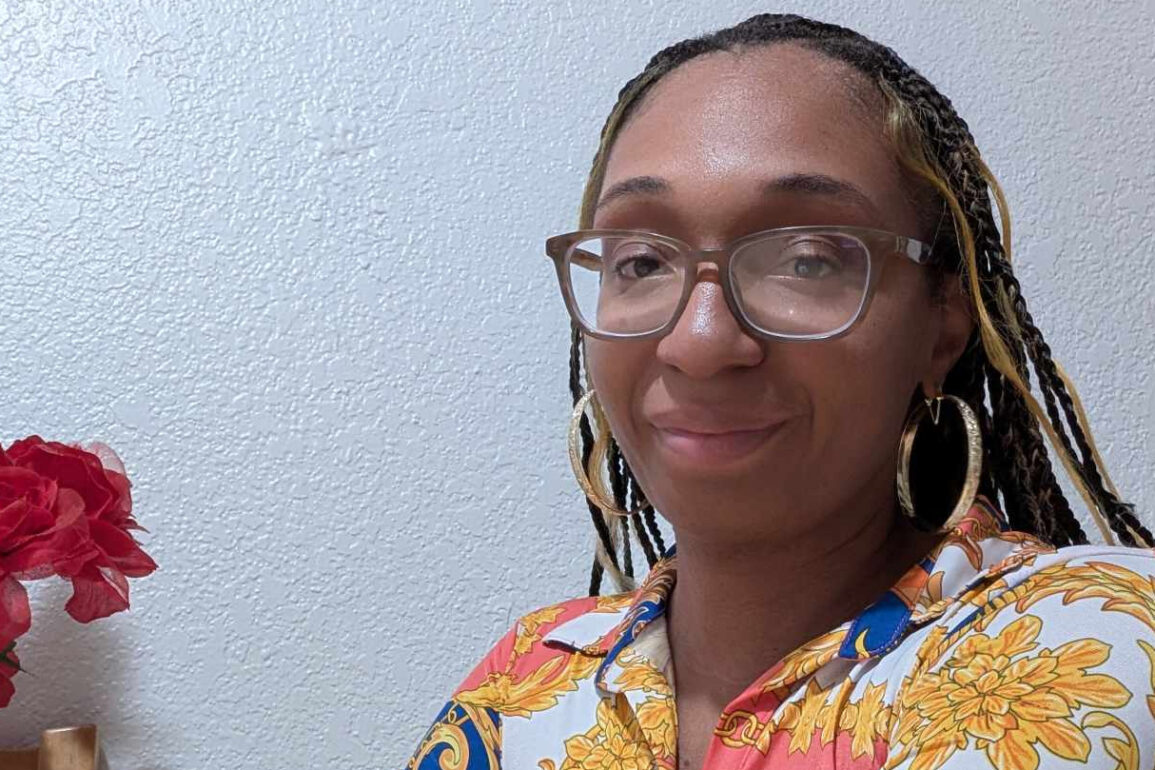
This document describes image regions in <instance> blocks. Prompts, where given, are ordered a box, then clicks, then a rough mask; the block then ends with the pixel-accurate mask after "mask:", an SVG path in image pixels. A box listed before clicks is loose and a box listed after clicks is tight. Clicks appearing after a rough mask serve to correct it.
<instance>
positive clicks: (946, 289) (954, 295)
mask: <svg viewBox="0 0 1155 770" xmlns="http://www.w3.org/2000/svg"><path fill="white" fill-rule="evenodd" d="M935 310H936V311H937V312H938V313H940V317H939V324H938V338H937V339H936V340H935V342H934V348H933V349H932V351H931V358H930V371H929V372H928V373H927V377H926V378H924V380H923V382H924V390H925V387H926V385H925V383H928V382H929V383H930V384H931V385H932V386H941V385H942V383H943V382H945V381H946V376H947V373H948V372H950V370H951V369H952V368H954V365H955V364H956V363H958V360H959V358H961V357H962V354H963V352H964V351H965V350H966V347H967V342H968V341H969V340H970V338H971V334H972V333H973V332H974V328H975V322H974V316H973V315H972V313H971V300H970V297H969V296H968V295H967V294H966V292H964V291H963V288H962V282H961V280H960V279H959V278H958V276H954V275H949V274H948V275H947V276H946V277H945V278H944V279H943V287H942V297H941V300H940V302H939V303H938V304H937V305H936V306H935ZM930 395H931V396H933V395H937V394H936V393H932V394H930Z"/></svg>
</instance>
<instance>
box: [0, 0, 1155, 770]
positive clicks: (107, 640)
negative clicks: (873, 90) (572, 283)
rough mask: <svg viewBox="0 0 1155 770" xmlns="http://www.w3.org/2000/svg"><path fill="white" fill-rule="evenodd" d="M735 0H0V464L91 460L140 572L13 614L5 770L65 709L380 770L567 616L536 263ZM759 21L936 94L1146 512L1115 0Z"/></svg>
mask: <svg viewBox="0 0 1155 770" xmlns="http://www.w3.org/2000/svg"><path fill="white" fill-rule="evenodd" d="M790 6H793V7H792V8H791V7H790ZM764 9H765V8H764V6H760V5H758V4H751V3H749V2H737V1H736V0H713V1H712V2H711V3H702V2H661V3H654V2H637V0H621V1H620V2H583V3H553V2H532V1H531V0H500V1H499V0H493V1H492V2H474V3H470V2H466V1H465V0H460V1H459V2H453V3H450V2H444V1H439V0H415V1H414V2H410V3H404V4H403V3H383V2H376V1H375V0H365V1H363V2H358V3H342V2H328V1H323V0H314V1H313V2H308V1H306V0H294V1H293V2H284V1H283V0H279V1H276V2H274V1H273V0H261V1H260V2H253V1H252V0H217V1H216V2H209V1H208V0H202V1H200V2H192V1H190V0H184V1H183V2H175V0H168V1H167V2H156V3H149V4H143V3H136V2H118V3H113V2H108V3H93V2H88V1H82V0H57V2H52V3H35V2H3V3H0V137H2V138H0V180H2V181H0V190H2V195H3V205H2V206H0V306H2V308H3V309H2V311H0V344H3V346H4V348H5V351H6V352H5V354H4V355H3V358H2V361H0V372H2V376H3V379H2V383H0V393H2V396H0V410H2V411H0V419H2V422H0V438H2V439H3V440H4V442H5V443H7V442H8V441H10V440H11V439H13V438H16V437H18V436H21V435H24V434H26V433H30V432H39V433H41V434H43V435H45V436H46V437H52V438H75V439H88V438H99V439H102V440H105V441H107V442H109V443H110V444H111V445H113V446H114V447H116V448H117V449H118V450H119V451H120V452H121V454H122V455H123V456H124V459H125V462H126V463H127V465H128V467H129V469H130V471H131V474H132V476H133V477H134V478H135V480H136V501H137V510H138V513H139V518H140V519H141V521H142V522H143V523H144V524H145V526H147V527H149V528H150V529H151V530H152V533H151V535H148V536H146V538H147V540H146V542H147V545H148V547H149V550H150V551H151V553H152V554H153V555H154V556H155V557H156V559H157V560H158V561H159V562H160V564H161V566H162V569H161V571H160V572H158V573H156V574H155V575H154V576H152V577H151V578H148V579H146V580H142V581H139V582H137V583H136V584H135V586H134V594H133V605H134V606H133V609H132V611H131V612H130V613H127V614H124V615H121V616H118V617H116V618H113V619H110V620H107V621H103V622H100V623H97V624H94V625H92V626H78V625H76V624H74V623H72V622H71V621H69V620H67V619H66V618H65V616H64V615H63V613H62V612H60V611H59V606H60V605H61V604H62V603H63V600H64V598H65V597H66V594H67V590H66V587H65V586H61V585H55V584H48V583H46V584H42V585H40V586H38V587H37V590H36V592H35V596H34V599H35V603H34V611H35V613H36V615H35V625H34V630H33V632H32V633H31V634H30V635H29V636H28V637H27V638H26V639H25V640H24V643H23V645H22V657H23V659H24V661H25V663H26V665H27V667H28V668H29V669H31V670H32V671H34V672H35V674H36V675H35V677H33V676H20V677H18V679H17V681H18V693H17V697H16V700H15V702H14V704H13V706H12V707H11V708H9V709H7V710H6V711H0V745H4V744H13V743H17V742H20V741H23V740H26V739H30V738H32V737H33V736H34V735H35V734H36V733H37V732H38V730H40V729H41V728H43V727H46V726H49V725H52V724H61V723H68V722H73V721H78V720H88V719H97V720H99V721H100V723H101V724H102V726H103V728H104V737H105V740H106V744H107V749H108V753H109V754H110V757H111V759H112V762H113V767H114V768H118V769H119V768H140V769H144V768H148V769H150V770H195V769H198V768H209V767H230V768H237V769H238V770H242V769H247V768H254V769H255V768H270V767H276V768H313V767H329V766H332V767H344V768H369V767H397V766H400V765H401V764H402V763H403V761H404V759H405V758H406V757H407V756H408V753H409V751H410V750H411V749H412V747H413V745H414V744H415V742H416V740H417V738H418V736H419V734H420V733H421V732H422V731H423V729H424V727H425V725H426V723H427V722H428V721H429V720H430V718H431V717H432V716H433V715H434V713H435V712H436V710H437V709H438V708H439V706H440V705H441V702H442V701H443V699H444V697H445V696H446V695H447V694H448V692H449V690H450V688H452V687H453V686H454V685H455V684H456V683H457V681H458V680H459V679H460V678H461V677H462V676H463V674H464V673H465V671H466V670H467V669H468V668H469V667H471V666H472V665H473V663H474V662H475V661H476V660H477V659H478V657H479V656H480V655H481V654H482V652H483V651H484V650H485V648H486V647H487V646H488V645H489V644H490V643H491V642H492V641H493V640H494V639H495V638H496V637H497V636H498V635H499V634H500V633H501V632H502V631H504V630H505V628H506V627H507V625H508V623H509V622H510V620H511V619H512V617H514V616H515V615H517V614H519V613H521V612H524V611H526V610H528V609H530V608H531V607H534V606H536V605H540V604H544V603H547V602H552V601H556V600H559V599H561V598H565V597H568V596H573V595H578V594H580V593H581V592H582V591H583V590H584V586H585V582H586V572H587V564H588V561H587V559H588V556H587V553H588V546H589V545H590V542H591V541H590V536H589V535H588V534H587V531H586V529H587V524H586V522H587V518H586V515H585V513H584V512H583V510H584V509H583V506H582V505H581V504H580V501H579V497H578V495H577V493H576V490H575V487H574V485H573V484H572V482H571V481H570V479H569V476H568V471H567V467H566V463H565V459H564V443H563V433H564V423H565V420H566V418H567V416H568V412H569V409H568V406H567V403H568V395H567V391H566V354H567V328H568V327H567V323H566V319H565V316H564V312H563V310H562V306H561V303H560V300H559V299H558V297H557V296H556V289H555V286H554V284H553V281H554V279H553V275H552V271H551V269H550V267H549V265H548V263H547V261H546V259H545V258H544V257H543V256H542V251H541V243H542V239H543V237H544V236H545V235H546V234H550V233H553V232H557V231H561V230H563V229H568V228H570V227H571V226H572V225H573V224H574V223H575V217H576V206H577V200H578V194H579V191H580V187H581V183H582V179H583V176H584V173H585V171H586V169H587V168H588V164H589V161H590V158H591V156H592V152H593V149H594V145H595V141H594V140H595V137H596V134H597V131H598V129H599V128H600V126H601V121H602V119H603V117H604V115H605V113H606V111H607V110H608V109H609V107H610V106H611V104H612V102H613V98H614V96H615V95H616V92H617V89H618V88H619V87H620V86H621V84H622V83H623V82H624V81H625V80H626V79H627V78H628V77H630V76H632V75H633V74H634V73H635V72H636V71H637V70H638V69H639V68H640V67H641V66H642V65H643V64H644V62H645V60H646V59H647V58H648V57H649V55H651V54H652V53H653V52H655V51H656V50H657V49H658V48H659V47H660V46H662V45H663V44H665V43H669V42H672V41H674V40H676V39H680V38H682V37H684V36H687V35H689V34H692V33H696V32H701V31H705V30H707V29H711V28H714V27H717V26H722V25H725V24H729V23H732V22H736V21H738V20H740V19H741V18H744V17H745V16H747V15H749V14H750V13H752V12H754V11H755V10H764ZM777 10H801V11H803V12H807V13H810V14H813V15H815V16H817V17H819V18H826V19H829V20H834V21H841V22H843V23H846V24H849V25H851V26H854V27H856V28H859V29H861V30H862V31H864V32H866V33H867V34H870V35H873V36H875V37H877V38H879V39H881V40H883V41H885V42H887V43H890V44H891V45H893V46H894V47H896V48H897V49H898V50H899V51H900V52H901V53H902V54H903V55H904V56H906V57H907V58H908V60H909V61H911V62H912V63H913V64H915V65H916V66H918V67H920V68H921V69H923V71H924V72H926V73H927V74H928V76H929V77H930V78H931V79H932V80H933V81H934V82H935V83H937V84H938V85H940V87H941V88H942V89H943V90H944V91H945V92H946V93H947V94H948V95H949V96H951V97H952V98H953V99H954V101H955V102H956V104H957V105H958V106H959V109H960V111H961V113H962V114H963V115H964V116H965V117H966V118H967V119H968V121H969V122H970V123H971V125H972V126H973V128H974V130H975V132H976V134H977V136H978V138H979V140H980V144H981V146H982V147H983V149H984V150H985V152H986V154H987V156H988V158H989V160H990V162H991V165H992V166H993V167H994V168H995V169H996V171H997V172H998V173H999V174H1000V175H1001V177H1002V179H1003V181H1004V182H1005V184H1006V188H1007V192H1008V197H1009V198H1010V200H1011V202H1012V206H1013V213H1014V214H1015V216H1016V223H1017V228H1016V239H1017V242H1018V255H1019V256H1018V260H1019V262H1018V264H1019V270H1020V274H1021V277H1022V281H1023V283H1024V285H1025V287H1026V292H1027V294H1028V297H1029V298H1030V299H1031V306H1032V308H1033V309H1034V311H1035V315H1036V318H1037V319H1038V321H1039V323H1040V325H1041V326H1042V327H1043V328H1044V329H1045V330H1047V331H1048V332H1049V337H1050V339H1051V341H1052V344H1053V347H1054V349H1055V351H1056V354H1057V356H1058V357H1059V358H1060V359H1061V360H1063V361H1064V362H1065V363H1066V365H1067V367H1068V369H1069V370H1070V371H1071V372H1072V373H1073V374H1074V375H1075V376H1076V377H1077V379H1078V380H1079V381H1080V382H1081V383H1082V387H1083V392H1084V395H1085V397H1086V401H1087V406H1088V408H1089V410H1090V412H1091V414H1092V416H1093V418H1094V420H1095V422H1096V424H1097V426H1098V436H1099V439H1100V444H1101V448H1102V449H1103V451H1104V454H1105V455H1106V457H1107V459H1108V460H1109V462H1110V465H1111V467H1113V468H1114V473H1115V477H1116V481H1117V482H1118V484H1119V485H1120V486H1121V487H1122V488H1123V489H1124V490H1126V491H1127V493H1128V494H1129V496H1130V497H1131V498H1132V499H1133V500H1135V501H1136V502H1137V503H1138V504H1139V505H1140V506H1141V507H1142V508H1143V509H1145V510H1147V511H1150V510H1152V509H1153V508H1155V483H1153V481H1152V478H1151V472H1150V471H1151V468H1152V462H1153V460H1155V447H1153V446H1152V443H1151V441H1152V439H1151V436H1152V431H1153V429H1155V415H1153V414H1152V412H1153V411H1155V394H1153V393H1152V377H1151V375H1152V353H1151V351H1152V346H1153V345H1155V331H1153V327H1155V306H1153V302H1152V292H1153V291H1155V275H1153V273H1155V267H1153V262H1152V260H1153V254H1155V252H1153V249H1152V241H1151V233H1152V231H1153V230H1155V218H1153V214H1152V204H1153V203H1155V181H1153V180H1155V174H1153V172H1155V141H1153V136H1155V132H1153V131H1152V129H1151V126H1152V125H1155V71H1153V67H1155V65H1153V63H1152V59H1151V56H1150V35H1151V32H1150V31H1151V29H1153V28H1155V10H1153V8H1152V5H1151V3H1150V2H1149V0H1132V1H1131V2H1118V1H1116V2H1107V1H1106V0H1098V1H1091V2H1073V1H1069V2H1061V3H1047V5H1046V7H1043V6H1033V7H1028V6H1027V5H1026V4H1023V5H1021V6H1020V4H1018V3H1012V4H1007V3H1003V2H994V0H984V1H983V2H973V3H972V2H968V3H930V2H927V3H924V4H919V5H913V4H906V3H891V2H882V1H881V0H874V1H872V2H862V1H861V0H855V1H854V2H852V1H851V0H811V2H808V3H805V4H800V3H788V4H787V7H785V8H779V9H777Z"/></svg>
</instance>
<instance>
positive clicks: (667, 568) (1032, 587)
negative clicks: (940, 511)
mask: <svg viewBox="0 0 1155 770" xmlns="http://www.w3.org/2000/svg"><path fill="white" fill-rule="evenodd" d="M676 574H677V557H676V555H673V554H671V555H669V556H667V557H666V558H663V559H662V560H661V561H659V563H658V564H657V565H656V566H655V567H654V569H653V570H651V572H650V574H649V575H648V576H647V578H646V580H645V582H644V583H643V584H642V586H641V587H640V588H639V589H638V590H636V591H634V592H631V593H627V594H619V595H616V596H608V597H588V598H582V599H573V600H570V601H567V602H562V603H560V604H556V605H552V606H549V607H544V608H542V609H539V610H536V611H534V612H531V613H530V614H528V615H526V616H524V617H523V618H521V619H520V620H519V621H518V622H517V623H516V624H515V625H514V627H513V628H512V629H511V630H510V631H509V632H508V633H507V634H506V635H505V636H504V637H503V638H502V639H501V640H500V641H499V642H498V643H497V645H496V646H495V647H494V648H493V649H492V650H491V651H490V652H489V654H488V655H486V656H485V658H484V659H483V660H482V661H481V662H480V663H479V664H478V665H477V666H476V667H475V668H474V670H473V671H472V672H471V673H470V674H469V676H467V677H466V678H465V681H464V682H463V683H462V684H461V686H460V687H459V688H458V689H457V690H456V692H455V693H454V694H453V696H452V698H451V699H450V701H449V703H448V704H447V705H446V706H445V708H444V709H443V710H442V712H441V713H440V714H439V715H438V716H437V718H436V719H435V721H434V724H433V726H432V727H431V728H430V729H429V730H428V731H427V732H426V734H425V736H424V737H423V738H422V740H421V742H420V745H419V747H418V749H417V751H416V753H415V754H414V755H413V758H412V759H411V760H410V762H409V765H408V768H409V770H652V769H656V770H675V768H676V766H677V760H676V755H677V713H676V709H675V695H676V684H675V681H676V677H675V672H674V670H673V666H672V663H671V658H670V650H669V646H668V642H667V638H666V629H665V617H664V615H665V608H666V603H667V600H668V598H669V596H670V592H671V591H672V590H673V587H674V582H675V578H676ZM1153 766H1155V553H1153V552H1152V551H1150V550H1146V549H1133V548H1120V547H1108V546H1076V547H1068V548H1062V549H1058V550H1056V549H1055V548H1052V547H1051V546H1048V545H1046V544H1045V543H1042V542H1041V541H1039V540H1037V539H1035V538H1033V537H1031V536H1030V535H1026V534H1024V533H1021V532H1011V531H1006V530H1005V526H1004V523H1003V518H1002V515H1001V513H1000V512H999V511H998V510H997V509H995V508H994V507H993V506H992V505H991V504H990V502H989V501H987V500H986V499H984V498H980V499H979V500H978V501H976V503H975V505H974V506H973V507H972V508H971V510H970V512H969V513H968V514H967V516H966V518H965V519H964V520H963V521H962V522H961V523H960V524H959V525H958V527H956V528H955V529H954V531H952V532H951V533H949V534H948V535H946V536H945V537H944V539H943V540H942V542H941V543H940V544H939V545H938V546H937V547H936V548H935V549H934V550H933V552H932V553H931V554H929V555H928V556H927V557H926V558H925V559H923V560H922V561H921V562H919V563H918V564H916V565H914V566H913V567H911V569H910V570H909V571H908V572H907V573H906V574H905V575H904V576H903V577H902V578H901V579H900V580H899V581H898V582H897V583H896V584H895V585H894V586H893V587H892V588H891V589H890V590H889V591H887V592H886V593H885V594H884V595H883V596H881V597H880V598H879V599H878V600H877V601H875V602H874V603H873V604H872V605H871V606H870V607H868V608H867V609H866V610H864V611H863V612H862V613H861V614H860V615H859V616H858V617H856V618H854V619H852V620H850V621H848V622H847V623H844V624H842V625H841V626H839V627H838V628H836V629H833V630H831V631H830V632H828V633H826V634H823V635H821V636H820V637H818V638H816V639H814V640H812V641H810V642H808V643H806V644H804V645H802V646H801V647H799V648H798V649H797V650H795V651H793V652H792V653H790V654H789V655H787V656H786V657H785V658H783V659H782V660H781V661H779V662H778V663H776V664H775V665H774V666H772V667H771V668H770V669H769V670H767V671H766V672H765V673H763V674H762V676H760V677H759V678H758V679H757V680H755V681H754V682H752V683H751V684H750V685H749V686H748V687H747V688H746V689H745V690H744V691H743V692H742V693H741V694H740V695H739V696H738V697H737V698H735V699H734V700H733V701H731V703H730V704H728V705H727V707H726V708H725V709H724V710H723V712H722V714H721V715H720V716H719V718H718V722H717V724H716V726H715V729H714V735H713V737H712V741H711V745H710V747H709V751H708V753H707V755H706V761H705V770H771V769H773V770H779V769H784V770H790V768H794V769H795V770H800V769H801V768H806V769H807V770H827V769H830V768H853V769H854V770H866V769H867V768H871V769H876V768H895V769H898V768H903V769H905V770H940V769H943V770H964V768H965V769H966V770H970V769H971V768H996V769H998V770H1003V769H1004V768H1006V769H1011V768H1013V769H1015V770H1036V769H1037V768H1074V767H1079V768H1092V769H1094V768H1104V769H1106V768H1118V770H1133V769H1138V768H1144V769H1146V768H1151V767H1153Z"/></svg>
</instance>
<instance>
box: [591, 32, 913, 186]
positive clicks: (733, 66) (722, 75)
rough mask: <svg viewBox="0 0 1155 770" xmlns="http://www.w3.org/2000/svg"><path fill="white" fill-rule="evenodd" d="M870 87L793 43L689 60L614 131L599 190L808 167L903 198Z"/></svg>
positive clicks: (726, 180) (746, 178)
mask: <svg viewBox="0 0 1155 770" xmlns="http://www.w3.org/2000/svg"><path fill="white" fill-rule="evenodd" d="M871 87H872V86H871V85H870V84H869V83H868V82H867V81H866V80H865V78H864V76H862V75H860V74H859V73H857V72H855V71H853V70H851V69H850V68H849V67H848V66H847V65H845V64H843V63H841V62H837V61H834V60H832V59H829V58H828V57H826V56H824V55H822V54H820V53H817V52H814V51H810V50H807V49H804V48H801V47H799V46H795V45H775V46H770V47H767V48H765V49H752V50H748V51H745V52H742V53H737V54H735V53H730V52H723V53H718V54H708V55H706V56H703V57H701V59H698V60H692V61H690V62H687V63H686V64H684V65H682V66H681V67H679V68H678V69H676V70H674V71H673V72H671V73H669V74H668V75H666V76H665V77H664V78H663V79H662V80H661V81H659V82H658V83H657V84H656V85H655V86H654V88H653V90H652V91H651V92H650V93H648V94H647V95H646V96H645V98H644V101H643V102H642V103H641V104H640V105H639V106H638V109H637V110H636V111H635V112H634V113H633V114H632V115H631V116H630V118H629V120H628V122H627V123H626V124H625V126H623V127H622V129H621V130H620V131H619V133H618V136H617V138H616V140H615V141H614V145H613V148H612V149H611V152H610V156H609V158H608V162H607V166H606V174H605V178H604V180H603V185H602V189H603V191H604V190H607V189H610V187H611V186H613V185H614V184H617V183H620V182H622V181H623V180H627V179H630V178H634V177H644V176H648V177H656V178H661V179H664V180H666V181H667V182H668V183H669V184H670V186H671V187H672V188H674V192H675V193H676V192H677V188H678V187H679V186H680V185H686V184H691V183H692V184H695V185H707V186H709V185H712V184H723V185H743V184H745V185H748V186H750V187H751V189H753V188H754V187H761V186H763V185H764V184H765V181H766V180H767V179H776V178H783V177H788V176H791V175H797V174H815V175H825V176H828V177H830V178H834V179H844V180H846V181H847V182H849V183H851V184H853V185H855V186H857V187H859V188H863V189H864V190H866V191H867V193H868V195H870V196H871V197H872V198H875V199H878V198H881V199H889V198H892V197H894V196H897V197H898V199H899V201H901V202H904V201H905V197H904V196H903V193H902V191H901V189H900V188H901V177H900V174H899V171H898V167H897V165H896V163H895V155H894V149H893V146H892V145H891V144H890V142H889V140H888V139H887V137H886V136H885V133H884V129H883V126H884V123H883V120H882V108H881V103H882V102H881V98H879V97H876V96H874V97H871V96H864V95H863V92H865V93H867V94H869V93H870V92H869V88H871ZM870 101H873V102H874V105H871V104H870V103H869V102H870ZM892 202H893V201H892ZM886 203H887V201H886V200H881V201H879V204H880V205H886Z"/></svg>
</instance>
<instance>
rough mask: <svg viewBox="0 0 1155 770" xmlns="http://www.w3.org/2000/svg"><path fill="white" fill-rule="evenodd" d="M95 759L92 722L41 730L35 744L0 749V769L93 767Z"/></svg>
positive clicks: (93, 769) (96, 750)
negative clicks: (11, 748)
mask: <svg viewBox="0 0 1155 770" xmlns="http://www.w3.org/2000/svg"><path fill="white" fill-rule="evenodd" d="M99 762H100V744H99V741H98V738H97V734H96V726H95V725H82V726H79V727H62V728H60V729H56V730H45V731H44V732H43V733H41V734H40V745H39V746H35V747H32V748H28V749H16V750H8V751H5V750H0V770H97V768H98V767H99Z"/></svg>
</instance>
